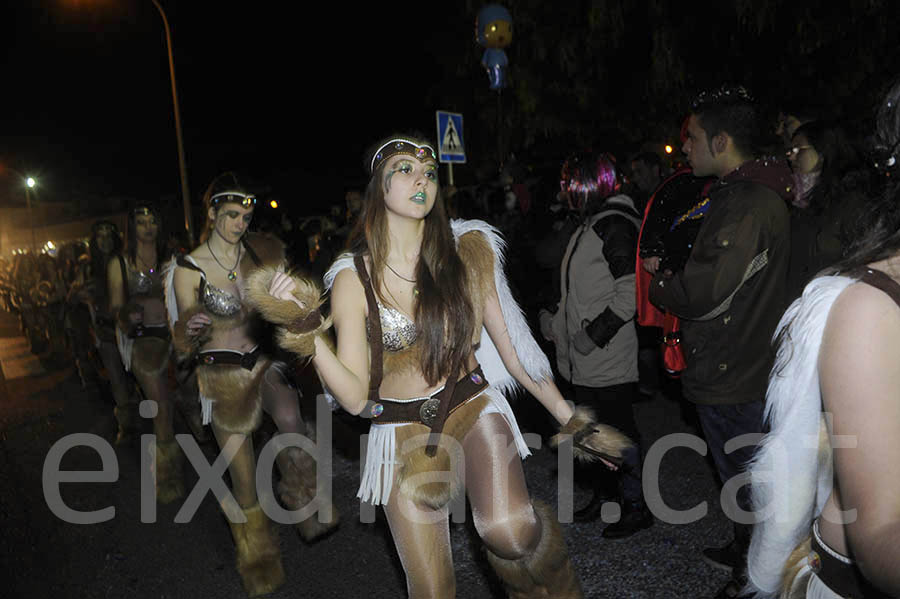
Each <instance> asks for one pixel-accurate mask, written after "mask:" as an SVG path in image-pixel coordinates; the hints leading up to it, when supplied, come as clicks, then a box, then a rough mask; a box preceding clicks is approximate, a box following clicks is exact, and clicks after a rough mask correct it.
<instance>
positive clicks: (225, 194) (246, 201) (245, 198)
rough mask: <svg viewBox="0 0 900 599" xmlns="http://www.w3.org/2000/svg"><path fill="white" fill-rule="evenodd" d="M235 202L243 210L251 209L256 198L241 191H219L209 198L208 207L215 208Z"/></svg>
mask: <svg viewBox="0 0 900 599" xmlns="http://www.w3.org/2000/svg"><path fill="white" fill-rule="evenodd" d="M228 202H235V203H236V204H240V205H241V206H243V207H244V208H252V207H254V206H256V196H255V195H250V194H246V193H244V192H242V191H234V190H231V191H220V192H219V193H217V194H215V195H214V196H213V197H211V198H209V205H210V207H211V208H215V207H216V206H218V205H219V204H222V203H228Z"/></svg>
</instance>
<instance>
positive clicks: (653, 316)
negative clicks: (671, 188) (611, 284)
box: [635, 198, 686, 378]
mask: <svg viewBox="0 0 900 599" xmlns="http://www.w3.org/2000/svg"><path fill="white" fill-rule="evenodd" d="M652 202H653V199H652V198H651V200H650V202H648V203H647V208H646V210H645V211H644V223H646V222H647V214H648V213H649V212H650V204H651V203H652ZM644 223H641V231H640V233H639V234H638V247H640V239H641V237H640V236H641V234H643V232H644ZM635 274H636V276H635V292H636V294H637V297H636V303H637V323H638V324H639V325H641V326H645V327H661V328H662V360H663V367H664V368H665V369H666V374H668V375H669V376H670V377H672V378H678V377H679V376H681V371H682V370H684V369H685V366H686V362H685V360H684V351H682V349H681V323H680V321H679V319H678V317H677V316H675V315H674V314H671V313H669V312H663V311H662V310H660V309H659V308H657V307H656V306H654V305H653V304H651V303H650V281H651V279H652V278H653V277H652V276H651V275H650V273H649V272H647V271H646V270H644V269H643V267H642V265H641V256H640V252H638V257H637V263H636V264H635Z"/></svg>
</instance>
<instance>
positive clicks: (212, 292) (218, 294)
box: [200, 275, 241, 316]
mask: <svg viewBox="0 0 900 599" xmlns="http://www.w3.org/2000/svg"><path fill="white" fill-rule="evenodd" d="M203 281H204V282H205V283H206V284H205V285H203V290H202V291H201V292H200V301H201V302H202V303H203V305H204V306H205V307H206V309H207V310H209V311H210V312H212V313H213V314H215V315H216V316H234V315H235V314H237V313H238V312H240V311H241V300H240V298H238V297H235V296H234V295H232V294H230V293H228V292H227V291H223V290H222V289H219V288H218V287H216V286H215V285H213V284H212V283H210V282H209V281H207V280H206V276H205V275H204V276H203Z"/></svg>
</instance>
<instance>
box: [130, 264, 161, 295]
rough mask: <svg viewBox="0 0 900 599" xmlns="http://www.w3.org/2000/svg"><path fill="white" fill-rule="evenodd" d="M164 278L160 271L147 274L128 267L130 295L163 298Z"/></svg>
mask: <svg viewBox="0 0 900 599" xmlns="http://www.w3.org/2000/svg"><path fill="white" fill-rule="evenodd" d="M162 294H163V286H162V276H161V274H160V272H159V270H151V271H150V272H149V273H145V272H142V271H139V270H135V269H134V268H132V267H131V265H130V264H129V265H128V295H129V296H135V295H159V296H160V297H162Z"/></svg>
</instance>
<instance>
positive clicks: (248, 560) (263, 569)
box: [229, 503, 284, 597]
mask: <svg viewBox="0 0 900 599" xmlns="http://www.w3.org/2000/svg"><path fill="white" fill-rule="evenodd" d="M241 511H242V512H243V514H244V517H245V518H246V519H247V521H246V522H243V523H242V522H231V521H229V525H230V526H231V534H232V536H233V537H234V545H235V550H236V552H237V571H238V573H239V574H240V575H241V580H242V581H243V583H244V590H245V591H247V595H249V596H250V597H258V596H260V595H265V594H267V593H271V592H272V591H274V590H275V589H277V588H278V587H280V586H281V585H283V584H284V567H283V566H282V565H281V548H280V547H279V546H278V538H277V537H276V536H275V535H274V534H273V532H272V526H271V524H270V522H269V518H268V517H267V516H266V514H265V512H263V511H262V508H261V507H260V506H259V504H258V503H257V504H255V505H253V506H252V507H249V508H243V509H241Z"/></svg>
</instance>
